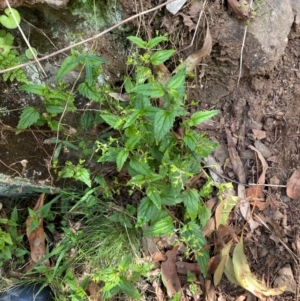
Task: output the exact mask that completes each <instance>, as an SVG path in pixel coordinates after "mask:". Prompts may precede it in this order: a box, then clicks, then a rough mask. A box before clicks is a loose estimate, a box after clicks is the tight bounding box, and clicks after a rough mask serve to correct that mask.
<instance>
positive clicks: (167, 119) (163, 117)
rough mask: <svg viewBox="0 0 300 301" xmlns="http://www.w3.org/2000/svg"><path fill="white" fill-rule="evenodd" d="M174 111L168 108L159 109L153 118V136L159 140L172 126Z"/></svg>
mask: <svg viewBox="0 0 300 301" xmlns="http://www.w3.org/2000/svg"><path fill="white" fill-rule="evenodd" d="M175 117H176V113H175V112H173V111H168V110H159V111H158V112H157V113H156V114H155V118H154V136H155V139H156V141H157V142H159V141H160V140H161V139H162V138H163V137H164V136H165V135H166V134H167V133H168V132H169V131H170V129H171V128H172V126H173V123H174V121H175Z"/></svg>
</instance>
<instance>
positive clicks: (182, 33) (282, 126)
mask: <svg viewBox="0 0 300 301" xmlns="http://www.w3.org/2000/svg"><path fill="white" fill-rule="evenodd" d="M158 2H159V1H142V2H138V3H137V2H136V1H133V0H122V1H120V3H121V5H122V7H123V14H124V15H123V18H126V17H128V16H131V15H133V14H135V13H136V12H138V11H142V10H146V9H149V8H151V7H153V6H154V5H157V4H158ZM141 3H143V7H141ZM216 3H217V2H216V1H211V6H210V7H209V8H208V12H207V14H208V18H209V15H210V10H214V13H213V15H214V16H216V15H217V16H218V17H219V18H220V19H222V18H223V19H226V18H227V17H228V14H229V15H230V17H231V18H235V17H236V16H235V15H234V14H232V12H231V11H230V10H229V9H228V8H226V7H222V6H221V5H219V3H218V5H217V4H216ZM185 9H187V8H185ZM225 16H226V18H225ZM197 18H198V16H197ZM197 18H196V19H194V20H193V22H196V20H197ZM220 19H218V22H214V21H212V24H213V26H212V29H211V31H212V35H213V31H214V28H215V27H216V26H218V23H219V24H222V22H220ZM36 21H37V22H38V20H36ZM47 22H50V21H47ZM36 25H37V24H36ZM41 26H42V25H41ZM130 26H131V27H132V28H139V29H140V32H141V36H143V37H145V38H150V37H153V36H154V35H155V31H156V30H159V31H160V32H161V33H168V34H169V36H170V40H171V41H172V43H171V44H170V45H166V46H168V47H170V46H172V47H173V48H175V49H177V50H181V49H185V48H186V47H187V46H189V45H190V43H191V39H192V37H193V34H194V30H190V28H189V27H187V26H185V25H184V24H183V21H182V16H175V17H174V16H173V15H171V14H170V13H169V12H168V11H166V10H165V9H161V10H159V11H158V12H156V13H151V14H149V15H146V16H144V17H142V18H141V19H136V20H135V21H133V22H132V23H131V24H130ZM219 26H220V25H219ZM199 32H200V33H199V34H198V35H197V38H196V40H195V43H194V44H193V45H192V46H191V47H189V48H187V49H185V50H183V51H179V52H178V53H177V54H176V55H175V57H174V59H173V60H172V61H171V62H170V63H169V64H168V66H167V67H168V68H169V70H171V71H172V70H173V69H174V67H175V66H176V65H178V61H179V59H182V58H186V57H187V56H188V55H189V54H191V53H193V52H194V51H195V50H197V49H200V47H201V43H202V42H201V41H203V36H204V34H203V32H201V30H200V31H199ZM228 34H230V33H228ZM56 42H57V43H58V42H59V41H56ZM60 42H61V40H60ZM100 43H101V45H102V47H99V50H98V54H99V55H101V56H103V57H105V58H107V59H108V60H110V61H114V64H113V68H111V69H109V72H110V82H111V83H113V84H114V85H116V86H117V85H118V84H120V79H121V78H122V76H121V75H122V74H124V73H125V72H126V68H125V64H124V63H125V59H126V54H127V52H124V53H123V56H119V54H118V55H116V54H113V53H114V50H116V48H117V47H118V46H116V45H115V44H112V43H111V42H110V40H107V39H103V40H101V41H100ZM103 45H104V46H103ZM112 45H114V46H112ZM51 51H54V50H53V49H48V50H47V52H48V53H51ZM117 53H118V52H117ZM218 55H220V54H218V46H217V43H215V46H214V48H213V50H212V58H211V59H207V60H206V61H205V62H204V64H207V66H206V68H205V69H204V68H203V66H199V67H198V68H197V70H195V74H196V76H195V78H194V79H191V80H190V82H189V84H188V86H189V87H190V89H188V93H189V94H188V99H189V100H197V101H198V107H197V108H194V110H207V109H212V108H214V109H219V110H220V114H219V115H218V116H217V117H216V118H214V124H213V125H212V126H211V125H210V124H208V125H207V127H206V130H207V133H208V134H209V136H210V137H211V138H212V139H214V140H216V141H217V142H218V143H219V144H220V148H219V149H218V151H217V152H216V153H215V159H216V160H217V162H219V163H220V165H221V166H222V167H224V166H225V167H224V168H225V176H226V177H228V178H232V180H235V181H237V178H236V177H235V175H234V174H233V171H232V166H231V165H230V163H229V164H227V163H226V162H225V160H226V158H227V157H228V151H227V139H226V134H225V130H226V129H230V130H231V132H232V133H233V135H234V136H235V138H236V140H237V150H238V153H239V156H240V158H241V160H242V162H243V164H244V169H245V173H246V176H247V183H256V182H257V180H258V177H259V175H260V173H261V165H260V163H259V160H258V159H257V158H256V157H255V155H254V154H253V152H250V151H249V148H248V146H249V145H254V144H255V143H256V144H255V145H257V140H258V139H257V136H256V135H255V133H254V132H253V130H262V131H264V132H265V138H263V139H261V140H260V141H261V142H262V143H263V145H264V147H265V148H266V149H267V150H266V151H265V157H266V158H267V162H268V165H269V168H268V170H267V174H266V183H267V184H274V185H275V187H266V190H265V195H266V196H267V200H268V201H269V202H271V203H272V206H271V207H269V208H270V209H266V210H264V211H263V212H262V213H261V214H263V216H266V217H267V218H268V219H269V223H268V224H269V225H271V224H272V223H273V225H271V228H272V230H273V231H274V232H275V231H276V230H278V231H279V233H280V238H282V240H283V241H284V242H285V243H286V244H287V246H288V247H289V248H290V249H291V250H292V251H293V252H295V253H296V255H297V256H299V255H300V251H299V250H298V249H297V243H298V239H299V238H298V229H299V228H300V212H299V206H298V204H297V200H292V199H290V198H289V197H287V195H286V189H285V187H281V186H278V185H283V186H284V185H286V183H287V180H288V179H289V178H290V176H291V174H292V173H293V172H294V171H295V170H296V169H298V168H300V160H299V159H300V158H299V153H300V148H299V143H300V106H299V102H300V85H299V80H300V60H299V59H300V38H299V37H297V36H296V37H295V36H293V35H291V36H290V39H289V42H288V46H287V47H286V50H285V53H284V55H283V56H282V57H281V58H280V60H279V61H278V63H277V65H276V66H275V68H274V69H273V70H270V71H268V72H266V73H265V75H263V76H262V75H259V76H258V75H254V76H247V77H242V78H241V81H240V83H239V85H237V79H238V78H237V77H236V81H235V82H233V81H232V77H231V78H228V86H232V84H234V85H235V86H236V87H235V88H234V89H233V91H229V90H226V88H224V82H223V83H220V84H218V81H216V79H214V71H215V69H214V68H215V67H216V64H217V63H216V62H217V60H216V57H217V56H218ZM117 57H118V59H117ZM212 60H214V61H213V62H212ZM49 62H50V64H54V63H55V59H53V60H50V61H49ZM210 62H212V65H210ZM238 63H239V62H238V60H237V61H236V65H238ZM210 67H211V68H210ZM227 71H228V72H230V70H227ZM227 71H226V72H227ZM226 72H225V74H226ZM224 81H225V83H226V78H225V79H224ZM211 83H213V85H214V89H215V90H222V92H221V93H217V94H218V95H220V94H222V93H223V95H224V96H223V97H221V98H220V99H217V101H216V102H213V101H212V98H213V97H212V95H207V93H206V92H205V91H204V90H205V89H204V88H203V86H204V87H205V86H209V85H211ZM0 85H1V91H2V92H1V110H3V109H4V108H6V109H7V110H10V109H15V108H18V107H20V106H22V105H23V104H24V103H26V104H31V105H36V101H37V100H34V99H32V98H30V97H29V96H28V95H27V94H24V93H22V92H20V91H19V90H18V86H17V85H15V84H7V83H3V82H1V83H0ZM18 115H19V113H15V112H11V113H9V114H3V115H2V116H1V124H0V129H1V132H0V134H1V137H0V138H1V139H0V143H1V144H0V150H1V158H0V160H1V161H0V172H2V173H5V174H8V175H16V170H17V171H18V172H19V173H22V166H21V165H20V163H17V162H20V161H21V160H23V159H27V160H28V161H29V163H28V169H27V173H26V174H22V176H26V177H28V178H30V179H33V180H36V181H50V180H51V176H50V174H49V169H48V167H47V160H49V157H50V155H51V154H52V151H53V148H52V147H50V146H49V145H45V144H43V141H44V140H45V139H46V138H49V137H52V136H53V133H51V132H49V131H48V129H46V128H45V129H44V130H41V129H33V130H29V131H26V132H22V133H20V134H19V135H15V129H16V125H17V122H18ZM4 125H6V126H9V127H10V128H8V127H6V128H5V127H4ZM276 185H277V186H276ZM255 212H256V211H255ZM256 213H258V212H256ZM245 244H246V249H247V258H248V261H249V263H250V265H251V269H252V271H253V272H254V273H255V274H256V275H257V276H258V277H261V278H264V279H265V280H266V281H268V283H269V284H270V285H271V286H273V284H274V279H276V277H277V275H278V272H279V270H280V269H281V268H283V267H284V266H286V265H290V266H291V267H292V271H293V276H294V279H293V281H295V284H296V286H297V284H298V273H299V271H298V265H297V262H296V263H295V260H294V259H293V257H292V256H291V255H290V254H289V253H288V252H287V250H286V249H285V248H284V247H282V244H280V243H278V241H276V239H274V237H273V236H272V235H271V233H270V231H269V230H268V229H266V228H265V227H259V228H257V229H256V230H255V231H254V232H253V233H249V234H247V235H246V242H245ZM295 292H296V291H294V292H293V293H290V292H286V293H284V294H283V295H281V296H280V297H273V298H272V299H268V300H295V298H296V294H295ZM242 295H243V296H245V298H246V295H245V293H244V291H243V290H242V289H241V288H238V287H236V286H234V285H232V284H230V283H229V282H226V280H222V282H221V284H220V285H219V286H218V287H217V288H216V296H215V298H216V299H214V300H236V299H237V298H238V297H239V296H242ZM221 296H222V297H223V299H221ZM241 300H242V299H241ZM243 300H244V299H243ZM247 300H255V298H254V299H253V298H252V299H251V297H250V296H248V297H247ZM297 300H298V299H297Z"/></svg>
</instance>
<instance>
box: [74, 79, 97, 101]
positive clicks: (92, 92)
mask: <svg viewBox="0 0 300 301" xmlns="http://www.w3.org/2000/svg"><path fill="white" fill-rule="evenodd" d="M78 92H79V93H80V94H81V95H82V96H84V97H86V98H88V99H90V100H94V101H100V100H101V94H100V92H98V91H97V90H96V87H94V86H93V85H91V86H89V85H88V83H87V82H82V83H80V84H79V85H78Z"/></svg>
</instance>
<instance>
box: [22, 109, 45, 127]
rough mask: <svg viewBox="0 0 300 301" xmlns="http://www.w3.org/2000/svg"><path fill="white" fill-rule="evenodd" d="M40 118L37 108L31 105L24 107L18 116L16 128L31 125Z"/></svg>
mask: <svg viewBox="0 0 300 301" xmlns="http://www.w3.org/2000/svg"><path fill="white" fill-rule="evenodd" d="M39 118H40V113H39V112H38V110H37V109H35V108H32V107H26V108H25V109H24V110H23V111H22V114H21V116H20V120H19V123H18V125H17V128H18V129H26V128H28V127H30V126H31V125H33V124H35V123H36V122H37V121H38V120H39Z"/></svg>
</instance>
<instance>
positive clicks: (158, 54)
mask: <svg viewBox="0 0 300 301" xmlns="http://www.w3.org/2000/svg"><path fill="white" fill-rule="evenodd" d="M175 52H176V51H175V50H172V49H170V50H158V51H155V52H154V53H153V54H152V55H151V56H150V62H151V63H152V64H153V65H160V64H162V63H164V62H165V61H166V60H168V59H169V58H170V57H171V56H172V55H173V54H174V53H175Z"/></svg>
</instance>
